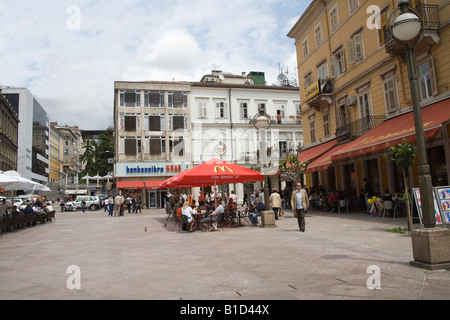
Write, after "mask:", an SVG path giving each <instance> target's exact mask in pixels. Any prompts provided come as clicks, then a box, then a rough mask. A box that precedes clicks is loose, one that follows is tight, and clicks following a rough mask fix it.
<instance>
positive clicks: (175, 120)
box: [169, 115, 188, 131]
mask: <svg viewBox="0 0 450 320" xmlns="http://www.w3.org/2000/svg"><path fill="white" fill-rule="evenodd" d="M186 129H188V118H187V116H184V115H181V116H180V115H169V130H173V131H175V130H186Z"/></svg>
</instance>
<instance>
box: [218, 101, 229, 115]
mask: <svg viewBox="0 0 450 320" xmlns="http://www.w3.org/2000/svg"><path fill="white" fill-rule="evenodd" d="M216 119H228V103H226V102H217V103H216Z"/></svg>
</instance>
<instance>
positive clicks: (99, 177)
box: [91, 173, 103, 185]
mask: <svg viewBox="0 0 450 320" xmlns="http://www.w3.org/2000/svg"><path fill="white" fill-rule="evenodd" d="M91 178H92V179H97V185H98V183H99V180H103V177H101V176H99V175H98V173H97V175H96V176H94V177H91Z"/></svg>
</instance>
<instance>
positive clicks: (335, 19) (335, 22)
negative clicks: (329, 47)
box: [330, 5, 339, 31]
mask: <svg viewBox="0 0 450 320" xmlns="http://www.w3.org/2000/svg"><path fill="white" fill-rule="evenodd" d="M330 25H331V31H335V30H336V29H337V28H338V27H339V16H338V9H337V5H335V6H334V7H333V9H331V10H330Z"/></svg>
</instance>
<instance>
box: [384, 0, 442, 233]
mask: <svg viewBox="0 0 450 320" xmlns="http://www.w3.org/2000/svg"><path fill="white" fill-rule="evenodd" d="M398 11H399V13H398V14H397V15H396V12H398ZM392 18H394V19H393V21H392V23H391V20H392ZM388 28H389V33H390V34H391V35H392V37H393V38H394V39H395V40H396V41H397V42H398V43H400V44H402V45H404V46H405V47H406V63H407V65H408V77H409V82H410V87H411V100H412V108H413V114H414V125H415V130H416V141H417V153H418V158H419V165H418V169H419V189H420V198H421V206H422V216H423V223H424V226H425V228H434V227H436V217H435V215H434V203H433V190H432V181H431V174H430V166H429V164H428V161H427V155H426V147H425V137H424V133H423V123H422V113H421V110H420V96H419V86H418V76H417V66H416V57H415V53H414V46H415V45H417V44H418V43H420V42H421V41H422V39H423V37H424V33H425V27H424V23H423V20H422V19H421V18H420V16H419V14H418V13H417V12H415V11H414V10H413V9H411V8H409V1H408V0H400V1H399V2H398V8H397V9H395V10H394V11H393V12H392V13H391V14H390V15H389V18H388Z"/></svg>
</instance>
